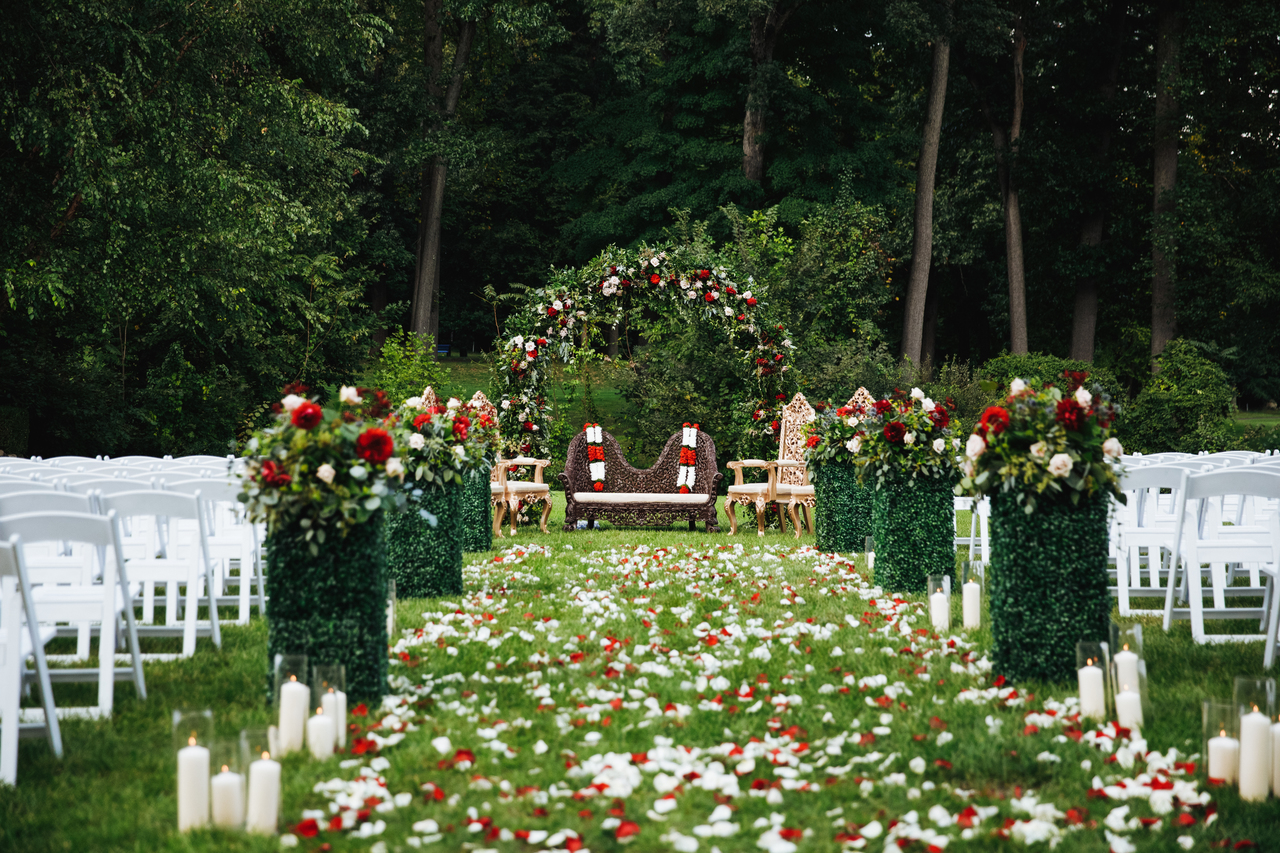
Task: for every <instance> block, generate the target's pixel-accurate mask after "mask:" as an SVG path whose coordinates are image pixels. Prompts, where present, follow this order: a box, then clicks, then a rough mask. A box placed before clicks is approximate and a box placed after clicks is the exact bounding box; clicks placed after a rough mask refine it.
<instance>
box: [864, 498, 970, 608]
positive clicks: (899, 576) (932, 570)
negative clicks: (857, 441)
mask: <svg viewBox="0 0 1280 853" xmlns="http://www.w3.org/2000/svg"><path fill="white" fill-rule="evenodd" d="M867 488H868V489H873V490H874V497H873V499H872V505H871V535H872V536H874V537H875V538H876V565H875V574H876V584H877V585H879V586H881V587H883V588H884V590H885V592H924V591H925V585H926V582H927V576H928V575H951V576H952V577H953V578H954V577H955V571H956V556H955V515H954V512H955V511H954V509H953V506H954V505H953V503H952V500H951V499H952V491H951V489H952V483H951V481H950V480H932V479H931V480H916V481H915V482H913V483H909V484H905V485H900V484H894V485H890V484H885V485H883V486H881V487H880V488H874V487H872V486H870V485H868V487H867Z"/></svg>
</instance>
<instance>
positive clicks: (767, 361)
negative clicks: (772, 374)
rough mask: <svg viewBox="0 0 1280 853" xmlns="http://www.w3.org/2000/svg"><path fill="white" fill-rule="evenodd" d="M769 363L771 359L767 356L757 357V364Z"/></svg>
mask: <svg viewBox="0 0 1280 853" xmlns="http://www.w3.org/2000/svg"><path fill="white" fill-rule="evenodd" d="M768 363H769V359H767V358H757V359H756V364H768Z"/></svg>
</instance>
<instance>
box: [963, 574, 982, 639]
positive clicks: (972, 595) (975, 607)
mask: <svg viewBox="0 0 1280 853" xmlns="http://www.w3.org/2000/svg"><path fill="white" fill-rule="evenodd" d="M981 624H982V587H980V586H978V583H977V581H969V582H968V583H966V584H965V585H964V626H965V627H966V628H977V627H978V626H980V625H981Z"/></svg>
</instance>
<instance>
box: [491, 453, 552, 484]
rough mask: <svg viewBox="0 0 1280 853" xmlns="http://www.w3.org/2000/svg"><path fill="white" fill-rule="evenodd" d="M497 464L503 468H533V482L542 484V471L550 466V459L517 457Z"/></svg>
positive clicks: (500, 460)
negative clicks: (511, 466) (513, 466)
mask: <svg viewBox="0 0 1280 853" xmlns="http://www.w3.org/2000/svg"><path fill="white" fill-rule="evenodd" d="M498 462H499V464H501V465H504V466H510V465H519V466H529V465H532V466H533V482H535V483H541V482H542V469H543V468H546V467H547V466H548V465H550V464H551V460H550V459H534V458H533V457H532V456H517V457H516V458H515V459H499V460H498Z"/></svg>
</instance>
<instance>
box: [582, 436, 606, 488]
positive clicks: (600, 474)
mask: <svg viewBox="0 0 1280 853" xmlns="http://www.w3.org/2000/svg"><path fill="white" fill-rule="evenodd" d="M582 431H583V432H585V433H586V434H587V463H588V464H587V467H588V468H589V469H590V471H591V483H592V486H591V487H592V488H593V489H595V490H596V491H597V492H603V491H604V444H603V441H604V431H603V430H601V429H600V424H583V426H582Z"/></svg>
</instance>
